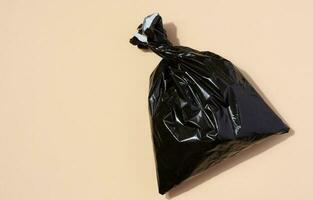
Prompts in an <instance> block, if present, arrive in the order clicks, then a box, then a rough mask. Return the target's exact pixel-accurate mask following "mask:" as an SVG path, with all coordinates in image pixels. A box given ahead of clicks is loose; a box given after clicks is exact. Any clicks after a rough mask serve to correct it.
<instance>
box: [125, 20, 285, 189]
mask: <svg viewBox="0 0 313 200" xmlns="http://www.w3.org/2000/svg"><path fill="white" fill-rule="evenodd" d="M130 42H131V43H132V44H133V45H137V46H138V47H139V48H144V49H150V50H152V51H153V52H155V53H156V54H158V55H159V56H161V57H162V58H163V59H162V61H161V62H160V63H159V65H158V66H157V67H156V69H155V70H154V71H153V73H152V74H151V77H150V91H149V110H150V117H151V128H152V136H153V137H152V138H153V143H154V152H155V158H156V165H157V176H158V185H159V192H160V194H164V193H165V192H167V191H168V190H170V189H171V188H173V187H174V186H175V185H177V184H179V183H180V182H182V181H184V180H186V179H187V178H190V177H192V176H194V175H196V174H199V173H201V172H203V171H204V170H206V169H208V168H209V167H211V166H213V165H215V164H217V163H219V162H221V161H222V160H224V159H226V158H228V157H231V156H233V155H235V154H236V153H238V152H240V151H241V150H243V149H245V148H247V147H249V146H250V145H252V144H254V143H255V142H257V141H258V140H260V139H263V138H265V137H268V136H271V135H273V134H281V133H286V132H288V131H289V127H288V126H287V125H285V124H284V123H283V121H282V120H281V119H280V118H279V117H278V116H277V115H276V114H275V113H274V112H273V111H272V110H271V108H270V107H269V106H268V105H267V104H266V103H265V101H264V100H263V99H262V98H261V96H260V95H259V94H258V93H257V92H256V90H255V89H254V88H253V87H252V86H251V85H250V84H249V82H248V81H247V80H246V79H245V78H244V76H243V75H242V74H241V73H240V72H239V71H238V69H237V68H236V67H235V66H234V65H233V64H232V63H231V62H230V61H228V60H226V59H224V58H222V57H220V56H219V55H216V54H214V53H212V52H208V51H206V52H203V51H197V50H194V49H191V48H188V47H183V46H173V45H172V44H171V42H170V41H168V39H167V35H166V31H165V30H164V28H163V24H162V19H161V17H160V16H159V15H158V14H152V15H149V16H148V17H146V18H145V20H144V22H143V24H141V25H140V26H139V27H138V32H137V33H136V34H135V36H134V37H133V38H131V40H130Z"/></svg>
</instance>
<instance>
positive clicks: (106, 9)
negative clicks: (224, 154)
mask: <svg viewBox="0 0 313 200" xmlns="http://www.w3.org/2000/svg"><path fill="white" fill-rule="evenodd" d="M312 10H313V2H312V1H311V0H297V1H291V0H263V1H256V0H255V1H251V0H237V1H226V0H220V1H219V0H210V1H181V0H175V1H173V0H171V1H165V0H162V1H147V0H145V1H144V0H142V1H139V0H137V1H114V0H107V1H105V0H101V1H100V0H90V1H80V0H79V1H77V0H51V1H47V0H28V1H23V0H0V199H1V200H43V199H44V200H70V199H75V200H87V199H91V200H111V199H113V200H115V199H117V200H119V199H127V200H150V199H153V200H155V199H165V198H172V199H177V200H189V199H194V200H195V199H197V200H202V199H219V200H226V199H227V200H228V199H233V200H237V199H238V200H250V199H254V200H264V199H269V200H274V199H284V200H294V199H304V200H306V199H308V200H309V199H313V190H312V187H313V159H312V153H313V152H312V151H313V145H312V140H313V133H312V125H313V122H312V112H313V109H312V105H311V103H312V101H313V94H312V86H313V58H312V51H313V37H312V35H313V27H312V26H313V12H312ZM155 11H159V12H160V14H161V15H162V17H163V19H164V22H165V23H167V25H166V27H167V29H168V30H169V35H170V38H171V39H172V40H173V41H174V42H175V43H176V44H177V43H178V41H177V38H178V39H179V43H180V44H181V45H185V46H190V47H193V48H196V49H200V50H210V51H213V52H215V53H218V54H220V55H222V56H224V57H226V58H228V59H230V60H232V61H233V62H234V63H235V64H236V65H237V66H238V67H239V68H240V69H241V70H243V71H244V72H245V73H247V74H249V76H250V77H252V78H253V81H254V83H255V84H256V85H257V86H259V88H260V89H261V91H262V93H263V96H264V97H266V98H267V99H268V101H269V102H271V104H272V105H273V107H275V109H276V110H278V111H279V114H280V115H281V116H283V118H284V119H285V120H286V122H287V123H288V124H289V125H290V127H291V128H292V129H293V131H292V132H294V134H291V136H290V137H287V136H282V137H281V138H278V137H276V138H273V140H272V141H268V142H266V143H265V144H262V145H258V146H256V147H255V148H254V149H252V150H250V151H247V152H244V153H242V154H241V155H240V156H238V157H236V158H233V159H231V160H230V161H226V163H223V165H221V166H219V167H218V168H216V167H215V168H213V169H211V170H210V171H209V172H207V173H205V174H204V175H203V176H201V177H199V178H197V179H196V180H194V181H192V182H187V183H185V184H183V185H182V186H180V187H178V188H177V189H175V190H174V191H173V192H171V194H169V195H167V196H161V195H159V194H158V193H157V184H156V175H155V166H154V158H153V150H152V142H151V138H150V126H149V118H148V110H147V93H148V81H149V80H148V78H149V75H150V73H151V72H152V70H153V69H154V68H155V66H156V65H157V64H158V62H159V61H160V58H159V57H158V56H156V55H155V54H153V53H144V52H141V51H140V50H138V49H136V48H135V47H133V46H131V45H130V44H129V43H128V40H129V38H130V37H131V36H132V34H133V33H134V32H135V31H136V28H137V25H138V24H139V23H140V22H142V20H143V17H144V16H146V15H148V14H150V13H152V12H155Z"/></svg>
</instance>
